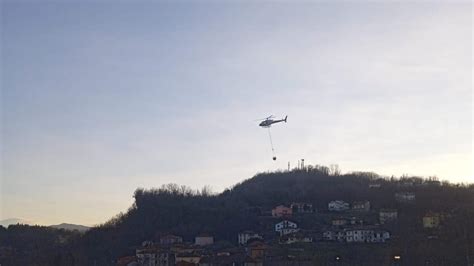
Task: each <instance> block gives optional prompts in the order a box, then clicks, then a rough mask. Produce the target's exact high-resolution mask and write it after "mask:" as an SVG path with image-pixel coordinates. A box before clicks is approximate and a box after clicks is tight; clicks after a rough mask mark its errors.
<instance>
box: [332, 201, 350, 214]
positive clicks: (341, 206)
mask: <svg viewBox="0 0 474 266" xmlns="http://www.w3.org/2000/svg"><path fill="white" fill-rule="evenodd" d="M328 210H330V211H338V212H340V211H345V210H349V203H347V202H345V201H342V200H333V201H331V202H329V203H328Z"/></svg>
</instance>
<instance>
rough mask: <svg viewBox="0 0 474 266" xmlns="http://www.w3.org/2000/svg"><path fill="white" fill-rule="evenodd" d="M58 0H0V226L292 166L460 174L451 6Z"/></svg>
mask: <svg viewBox="0 0 474 266" xmlns="http://www.w3.org/2000/svg"><path fill="white" fill-rule="evenodd" d="M68 2H69V3H66V4H65V3H63V4H61V3H59V1H55V2H49V3H46V2H44V1H42V3H40V2H36V1H35V2H28V1H3V2H2V20H1V30H2V41H1V48H2V61H1V62H2V63H1V69H2V71H1V74H2V84H1V89H2V91H1V92H2V98H1V112H2V124H1V126H2V128H1V133H2V141H1V150H2V163H3V166H2V169H1V170H2V172H1V174H2V176H1V196H0V200H1V211H0V219H5V218H10V217H19V218H23V219H27V220H30V221H34V222H37V223H41V224H52V223H60V222H71V223H82V224H95V223H100V222H104V221H106V220H107V219H108V218H110V217H112V216H113V215H115V214H117V213H118V212H120V211H126V209H127V208H128V207H129V206H130V204H131V203H132V202H133V198H132V194H133V191H134V190H135V189H136V188H137V187H156V186H160V185H161V184H165V183H170V182H174V183H178V184H185V185H189V186H191V187H193V188H200V187H202V186H204V185H210V186H211V187H212V188H213V189H214V191H217V192H218V191H221V190H223V189H224V188H226V187H229V186H231V185H233V184H235V183H236V182H239V181H242V180H243V179H246V178H249V177H251V176H252V175H253V174H255V173H256V172H259V171H267V170H273V169H278V168H286V166H287V163H288V161H291V163H292V166H295V165H296V163H297V160H298V159H301V158H305V160H306V162H307V164H308V163H310V164H326V165H328V164H332V163H337V164H339V166H340V167H341V168H342V170H343V172H347V171H352V170H364V171H375V172H378V173H380V174H383V175H397V176H399V175H402V174H405V173H406V174H414V175H421V176H433V175H436V176H438V177H439V178H440V179H442V180H445V179H446V180H450V181H453V182H473V181H474V179H473V175H472V166H471V163H472V147H473V146H472V129H473V128H472V74H473V70H472V61H473V60H472V33H473V28H472V20H471V19H472V4H471V3H470V2H469V1H466V2H457V3H447V2H445V1H440V2H438V3H413V2H411V1H406V2H400V3H390V4H381V3H375V2H372V3H364V2H353V3H347V2H346V3H343V2H337V1H331V2H327V3H323V2H313V3H305V4H303V3H299V4H298V3H294V4H289V3H281V2H280V3H268V2H267V3H260V4H251V3H249V2H243V1H242V2H239V1H236V2H233V3H228V4H218V3H206V2H204V1H202V2H200V3H197V2H194V3H191V2H188V3H186V2H179V3H170V2H168V3H166V2H161V3H160V2H148V1H147V2H145V1H138V2H135V1H130V2H121V3H115V1H97V2H94V1H68ZM131 2H134V3H131ZM270 114H274V115H277V116H284V115H286V114H287V115H288V116H289V118H288V124H285V125H278V126H275V127H274V128H273V131H272V133H273V138H274V139H273V140H274V144H275V148H276V153H277V156H278V160H277V161H276V162H273V161H271V156H272V155H271V150H270V145H269V140H268V135H267V132H266V130H265V129H261V128H258V126H257V122H255V121H253V120H255V119H257V118H261V117H265V116H266V115H270Z"/></svg>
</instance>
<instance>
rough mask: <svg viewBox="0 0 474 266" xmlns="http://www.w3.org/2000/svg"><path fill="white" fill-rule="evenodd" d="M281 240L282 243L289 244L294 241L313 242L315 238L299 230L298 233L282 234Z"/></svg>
mask: <svg viewBox="0 0 474 266" xmlns="http://www.w3.org/2000/svg"><path fill="white" fill-rule="evenodd" d="M279 242H280V244H287V245H289V244H293V243H311V242H313V238H312V237H310V236H308V235H304V234H302V233H300V232H298V233H292V234H288V235H284V236H281V237H280V241H279Z"/></svg>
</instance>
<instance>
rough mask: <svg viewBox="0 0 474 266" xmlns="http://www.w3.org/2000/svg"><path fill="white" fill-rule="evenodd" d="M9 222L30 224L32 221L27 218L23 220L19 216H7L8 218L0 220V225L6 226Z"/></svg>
mask: <svg viewBox="0 0 474 266" xmlns="http://www.w3.org/2000/svg"><path fill="white" fill-rule="evenodd" d="M11 224H28V225H32V224H34V223H33V222H31V221H27V220H24V219H20V218H8V219H5V220H1V221H0V225H1V226H3V227H8V226H9V225H11Z"/></svg>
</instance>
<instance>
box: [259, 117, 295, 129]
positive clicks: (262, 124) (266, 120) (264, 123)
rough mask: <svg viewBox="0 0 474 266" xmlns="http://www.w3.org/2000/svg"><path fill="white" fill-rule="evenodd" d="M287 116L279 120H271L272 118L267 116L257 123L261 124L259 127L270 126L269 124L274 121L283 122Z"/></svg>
mask: <svg viewBox="0 0 474 266" xmlns="http://www.w3.org/2000/svg"><path fill="white" fill-rule="evenodd" d="M287 117H288V116H287ZM287 117H285V119H280V120H273V119H270V118H268V119H265V120H263V121H262V122H261V123H260V124H259V126H261V127H270V126H271V125H273V124H275V123H280V122H285V123H286V119H287Z"/></svg>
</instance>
